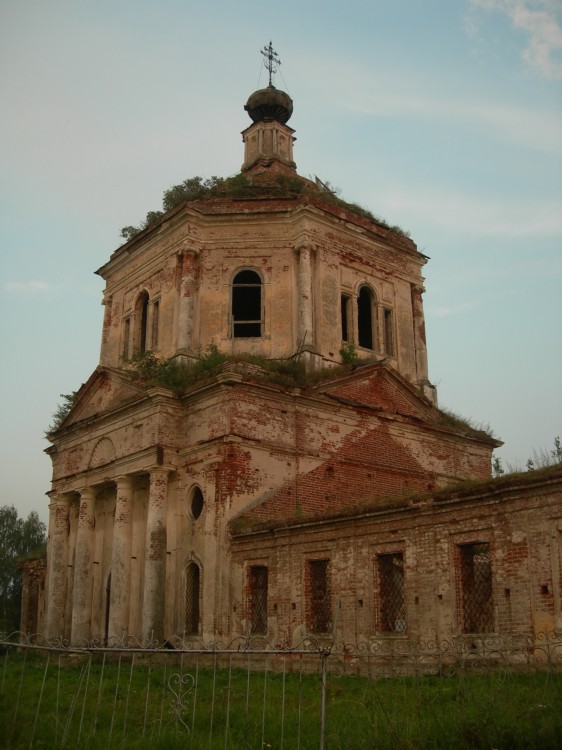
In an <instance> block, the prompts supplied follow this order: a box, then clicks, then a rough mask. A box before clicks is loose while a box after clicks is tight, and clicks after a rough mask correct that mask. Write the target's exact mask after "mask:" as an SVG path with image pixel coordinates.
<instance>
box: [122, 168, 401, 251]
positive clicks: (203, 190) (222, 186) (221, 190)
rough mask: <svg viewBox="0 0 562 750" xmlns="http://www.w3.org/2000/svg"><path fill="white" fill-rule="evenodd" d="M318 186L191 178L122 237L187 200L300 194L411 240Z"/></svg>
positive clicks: (282, 179)
mask: <svg viewBox="0 0 562 750" xmlns="http://www.w3.org/2000/svg"><path fill="white" fill-rule="evenodd" d="M321 186H322V187H318V186H317V185H316V184H315V183H313V182H312V181H311V180H306V179H303V178H302V177H298V176H296V175H295V176H294V177H292V176H291V175H284V174H277V175H274V176H273V177H272V179H268V180H267V181H261V180H260V181H251V180H250V179H249V178H248V177H247V176H246V175H244V174H241V173H240V174H236V175H234V176H232V177H216V176H213V177H209V178H208V179H204V178H203V177H199V176H196V177H189V178H188V179H187V180H184V181H183V182H181V183H180V184H179V185H173V186H172V187H171V188H169V189H168V190H166V191H164V196H163V199H162V210H160V211H149V212H148V213H147V214H146V218H145V220H144V221H143V222H142V224H140V225H139V226H126V227H123V228H122V229H121V237H123V238H124V239H126V240H127V241H128V240H132V239H133V238H134V237H136V236H137V234H139V233H140V232H142V231H144V230H145V229H148V228H149V227H151V226H153V225H155V224H157V223H158V222H159V221H160V219H161V218H162V217H163V216H164V214H165V213H166V212H167V211H171V210H172V209H173V208H176V207H177V206H180V205H182V203H186V202H187V201H196V200H205V199H209V198H232V199H244V198H246V199H255V198H265V197H272V198H297V197H299V196H301V195H310V196H314V197H316V198H321V199H322V200H323V201H325V202H326V203H331V204H333V205H336V206H339V207H341V208H344V209H346V210H348V211H352V212H353V213H356V214H359V215H361V216H363V217H364V218H366V219H369V221H373V222H374V223H375V224H378V225H379V226H381V227H384V228H385V229H390V230H391V231H393V232H396V233H397V234H400V235H402V236H404V237H409V236H410V235H409V233H408V232H405V231H404V230H403V229H401V228H400V227H399V226H396V225H391V224H389V223H388V222H386V221H385V220H384V219H382V218H380V217H378V216H375V214H373V213H371V211H369V210H368V209H366V208H364V207H363V206H360V205H359V204H357V203H348V202H347V201H344V200H343V199H342V198H340V197H339V196H338V194H337V193H338V191H337V190H335V189H333V188H332V187H331V186H330V185H329V183H321Z"/></svg>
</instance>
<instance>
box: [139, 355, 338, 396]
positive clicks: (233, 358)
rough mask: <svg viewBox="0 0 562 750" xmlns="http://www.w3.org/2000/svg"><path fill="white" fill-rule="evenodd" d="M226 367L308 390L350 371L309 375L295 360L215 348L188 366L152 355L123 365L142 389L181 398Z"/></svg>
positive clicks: (333, 369) (331, 370) (325, 370)
mask: <svg viewBox="0 0 562 750" xmlns="http://www.w3.org/2000/svg"><path fill="white" fill-rule="evenodd" d="M227 363H233V364H240V365H241V368H240V374H242V375H243V376H246V377H247V378H250V379H252V380H256V381H260V382H265V383H277V384H278V385H284V386H288V387H293V388H295V387H297V388H304V387H306V386H312V385H315V384H317V383H319V382H322V381H323V380H328V379H331V378H333V377H334V376H335V375H342V374H347V373H349V372H351V371H352V369H353V366H352V365H349V364H344V365H339V366H337V367H326V368H322V369H319V370H315V371H314V372H310V371H307V370H306V368H305V366H304V363H303V362H302V360H301V359H300V358H299V357H298V356H296V357H291V358H289V359H267V358H266V357H260V356H257V355H252V354H237V355H229V354H224V353H223V352H221V351H220V350H219V349H218V347H217V346H216V344H211V345H210V346H209V347H208V349H206V350H205V351H204V352H201V353H200V356H199V357H198V358H197V359H194V360H190V361H189V362H185V361H180V360H178V359H174V358H171V359H162V358H159V357H157V356H156V355H155V354H153V353H152V352H145V353H144V354H139V355H136V356H135V357H133V358H132V359H131V360H130V362H128V363H127V365H126V371H127V372H128V374H129V376H130V377H131V379H132V380H134V381H136V382H138V383H141V384H142V385H145V386H161V387H163V388H168V389H169V390H171V391H174V393H177V394H180V395H181V394H184V393H187V392H188V391H189V390H190V388H191V387H192V386H193V385H194V384H196V383H199V382H200V381H201V380H204V379H205V378H208V377H213V376H215V375H218V373H219V372H220V371H221V370H222V369H223V367H224V366H225V365H226V364H227Z"/></svg>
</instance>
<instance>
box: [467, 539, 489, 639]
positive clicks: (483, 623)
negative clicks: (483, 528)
mask: <svg viewBox="0 0 562 750" xmlns="http://www.w3.org/2000/svg"><path fill="white" fill-rule="evenodd" d="M459 551H460V574H461V593H462V628H463V632H464V633H490V632H491V631H493V629H494V613H493V602H492V565H491V560H490V545H489V544H488V543H486V542H479V543H477V544H465V545H462V546H461V547H460V548H459Z"/></svg>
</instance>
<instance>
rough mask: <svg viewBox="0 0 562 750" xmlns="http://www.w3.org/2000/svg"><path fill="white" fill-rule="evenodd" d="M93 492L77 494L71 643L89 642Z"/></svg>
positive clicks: (88, 488)
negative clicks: (78, 500) (78, 502)
mask: <svg viewBox="0 0 562 750" xmlns="http://www.w3.org/2000/svg"><path fill="white" fill-rule="evenodd" d="M94 503H95V494H94V490H93V489H91V488H90V487H86V488H84V489H83V490H81V491H80V511H79V514H78V532H77V534H76V554H75V557H74V589H73V592H72V629H71V635H70V641H71V643H72V644H74V645H76V644H80V643H83V642H85V641H88V640H89V639H90V619H91V615H92V612H91V610H92V563H93V555H94V528H95V524H94Z"/></svg>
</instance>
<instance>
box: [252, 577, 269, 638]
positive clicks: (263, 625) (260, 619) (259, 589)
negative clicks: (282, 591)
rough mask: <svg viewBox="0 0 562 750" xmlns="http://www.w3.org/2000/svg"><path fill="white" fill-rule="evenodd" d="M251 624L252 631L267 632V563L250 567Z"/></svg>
mask: <svg viewBox="0 0 562 750" xmlns="http://www.w3.org/2000/svg"><path fill="white" fill-rule="evenodd" d="M249 577H250V581H249V583H250V597H249V605H250V626H251V633H252V634H253V633H261V634H264V635H265V634H266V633H267V582H268V570H267V566H266V565H252V566H251V567H250V573H249Z"/></svg>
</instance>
